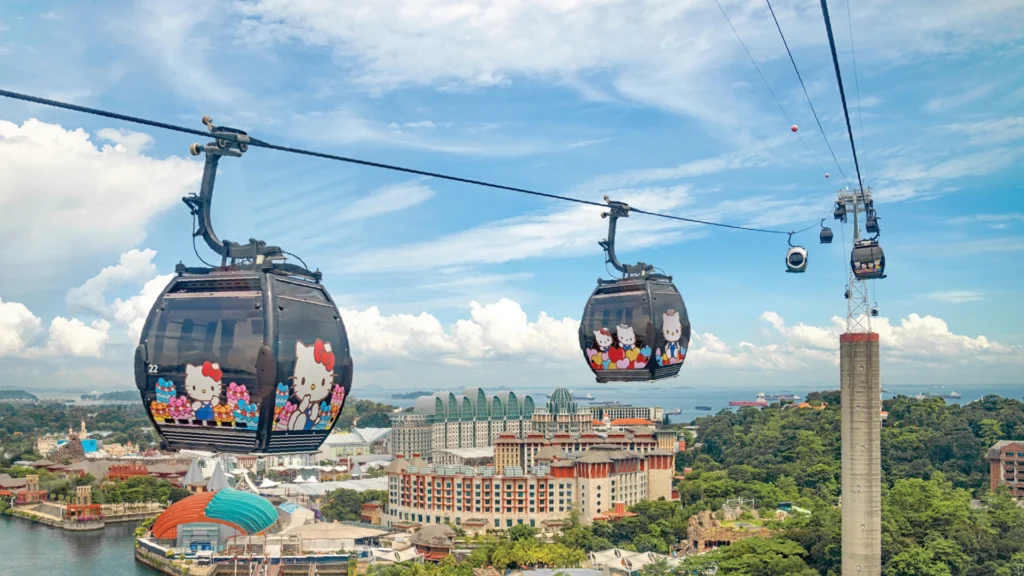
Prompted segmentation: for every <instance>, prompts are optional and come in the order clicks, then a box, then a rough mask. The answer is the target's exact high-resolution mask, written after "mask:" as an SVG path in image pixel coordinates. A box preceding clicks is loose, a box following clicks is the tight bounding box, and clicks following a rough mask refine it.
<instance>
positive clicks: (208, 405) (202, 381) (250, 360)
mask: <svg viewBox="0 0 1024 576" xmlns="http://www.w3.org/2000/svg"><path fill="white" fill-rule="evenodd" d="M203 123H204V124H206V125H207V126H208V127H209V129H210V131H211V132H213V135H214V137H215V138H216V142H214V143H210V144H208V145H206V146H205V147H200V146H199V145H198V144H193V146H192V154H193V155H198V154H200V153H201V152H205V153H206V166H205V170H204V173H203V181H202V187H201V189H200V193H199V195H198V196H196V195H194V194H193V195H191V196H189V197H187V198H185V199H184V200H185V203H186V204H187V205H188V206H189V207H190V208H191V209H192V214H193V216H196V217H197V218H198V220H199V230H198V232H196V234H195V235H196V236H199V235H202V236H203V238H204V239H205V240H206V243H207V244H208V245H209V246H210V247H211V248H212V249H213V250H214V251H215V252H217V253H218V254H220V255H221V265H220V266H217V267H212V268H189V267H186V266H184V265H183V264H178V266H177V268H176V269H175V272H176V275H175V277H174V278H173V279H172V280H171V282H170V283H169V284H168V286H167V287H166V288H165V289H164V291H163V293H161V294H160V297H159V298H158V299H157V301H156V303H155V304H154V306H153V308H152V310H151V311H150V313H149V317H148V318H147V319H146V323H145V326H144V327H143V330H142V336H141V338H140V342H139V345H138V347H137V348H136V351H135V383H136V385H137V386H138V388H139V391H140V392H141V395H142V401H143V403H144V404H145V406H146V410H147V411H148V413H149V416H150V420H151V421H152V422H153V425H154V427H155V428H156V430H157V433H158V434H159V435H160V437H161V439H162V442H161V445H162V448H164V449H169V450H178V449H183V448H187V449H195V450H206V451H211V452H227V453H246V454H247V453H274V454H281V453H311V452H316V451H317V450H318V449H319V448H320V445H321V444H322V443H323V441H324V440H325V439H326V438H327V435H328V434H330V432H331V429H332V428H333V427H334V424H335V422H336V421H337V418H338V415H339V414H340V412H341V410H342V408H343V407H344V403H345V398H346V397H347V396H348V393H349V390H350V389H351V386H352V358H351V356H350V353H349V345H348V337H347V335H346V332H345V326H344V324H343V322H342V319H341V314H340V313H339V311H338V308H337V306H336V305H335V304H334V301H333V300H332V299H331V296H330V294H328V292H327V290H326V289H325V288H324V287H323V285H322V284H321V283H320V279H321V276H320V272H310V271H309V270H307V269H306V268H305V267H301V266H297V265H294V264H288V263H285V262H283V260H284V258H283V254H284V253H283V251H282V250H281V249H280V248H278V247H276V246H267V245H266V244H265V243H263V242H261V241H258V240H250V241H249V243H248V244H245V245H240V244H235V243H233V242H229V241H221V240H219V239H218V238H217V236H216V234H214V232H213V229H212V227H211V221H210V200H211V198H212V194H213V184H214V180H215V175H216V170H217V163H218V161H219V159H220V157H221V156H234V157H238V156H241V155H242V154H243V153H244V152H245V150H246V149H247V148H248V146H247V143H248V137H247V136H246V135H245V133H244V132H241V131H237V130H232V129H230V128H217V127H215V126H213V124H212V122H211V121H210V120H209V118H208V117H207V118H204V119H203ZM225 136H226V137H225ZM229 260H230V262H229Z"/></svg>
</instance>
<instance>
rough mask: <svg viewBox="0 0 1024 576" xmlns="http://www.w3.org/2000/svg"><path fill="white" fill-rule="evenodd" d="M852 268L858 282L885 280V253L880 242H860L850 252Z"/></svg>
mask: <svg viewBox="0 0 1024 576" xmlns="http://www.w3.org/2000/svg"><path fill="white" fill-rule="evenodd" d="M850 267H851V268H852V269H853V275H854V276H855V277H856V278H857V279H858V280H871V279H873V278H885V253H884V252H882V247H881V246H879V244H878V241H877V240H875V239H873V238H869V239H867V240H858V241H857V242H856V243H855V244H854V245H853V250H851V251H850Z"/></svg>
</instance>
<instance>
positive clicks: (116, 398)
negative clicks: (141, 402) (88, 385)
mask: <svg viewBox="0 0 1024 576" xmlns="http://www.w3.org/2000/svg"><path fill="white" fill-rule="evenodd" d="M81 398H82V400H109V401H111V402H135V401H136V400H138V399H139V393H138V392H136V391H134V390H118V391H116V392H104V393H102V394H97V393H95V392H90V393H88V394H82V396H81Z"/></svg>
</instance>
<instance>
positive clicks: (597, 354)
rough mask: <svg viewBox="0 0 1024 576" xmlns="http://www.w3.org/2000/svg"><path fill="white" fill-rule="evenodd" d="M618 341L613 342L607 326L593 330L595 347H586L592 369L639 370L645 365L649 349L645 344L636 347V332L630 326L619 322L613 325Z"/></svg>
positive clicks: (649, 354)
mask: <svg viewBox="0 0 1024 576" xmlns="http://www.w3.org/2000/svg"><path fill="white" fill-rule="evenodd" d="M615 332H616V336H617V337H618V340H619V343H618V344H617V345H616V344H614V340H613V338H612V333H611V331H610V330H608V328H603V327H602V328H601V329H600V330H595V331H594V342H595V345H596V346H597V348H588V349H587V358H588V359H589V360H590V367H591V368H593V369H594V370H641V369H643V368H646V367H647V362H648V361H649V360H650V357H651V349H650V348H649V347H647V346H644V347H642V348H638V347H637V343H636V334H635V333H634V332H633V327H632V326H626V325H625V324H619V325H618V326H616V327H615Z"/></svg>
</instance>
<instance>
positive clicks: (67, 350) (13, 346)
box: [0, 299, 110, 358]
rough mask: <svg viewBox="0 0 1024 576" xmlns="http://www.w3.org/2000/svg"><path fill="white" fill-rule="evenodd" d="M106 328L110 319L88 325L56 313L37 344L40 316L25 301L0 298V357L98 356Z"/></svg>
mask: <svg viewBox="0 0 1024 576" xmlns="http://www.w3.org/2000/svg"><path fill="white" fill-rule="evenodd" d="M109 329H110V323H109V322H107V321H106V320H96V321H94V322H92V323H91V324H88V325H87V324H85V322H82V321H81V320H79V319H77V318H71V319H67V318H64V317H61V316H58V317H56V318H54V319H53V320H52V321H51V322H50V328H49V330H48V331H47V332H46V334H47V338H46V340H45V342H43V343H41V344H40V345H36V342H37V340H39V336H41V334H42V333H43V330H42V320H40V319H39V317H37V316H36V315H35V314H33V313H32V311H31V310H29V309H28V307H27V306H25V305H24V304H21V303H20V302H4V301H3V300H2V299H0V358H3V357H27V358H38V357H42V356H53V355H56V354H62V355H65V356H74V357H85V356H90V357H98V356H101V355H102V354H103V349H104V346H105V345H106V343H107V340H109V338H110V337H109Z"/></svg>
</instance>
